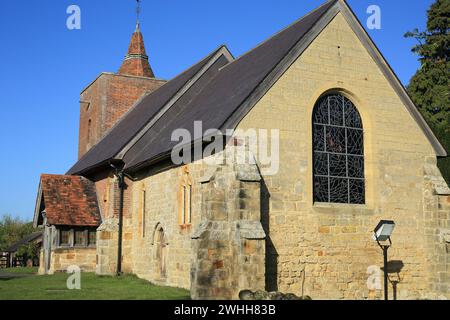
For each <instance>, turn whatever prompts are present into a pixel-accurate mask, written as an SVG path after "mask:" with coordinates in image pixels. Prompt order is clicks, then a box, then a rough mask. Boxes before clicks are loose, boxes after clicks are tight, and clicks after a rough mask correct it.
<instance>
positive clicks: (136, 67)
mask: <svg viewBox="0 0 450 320" xmlns="http://www.w3.org/2000/svg"><path fill="white" fill-rule="evenodd" d="M164 83H165V81H164V80H158V79H156V78H155V75H154V73H153V70H152V68H151V67H150V63H149V61H148V56H147V54H146V50H145V46H144V38H143V36H142V33H141V30H140V26H139V21H138V22H137V23H136V29H135V31H134V33H133V35H132V37H131V42H130V46H129V48H128V53H127V55H126V56H125V59H124V61H123V63H122V66H121V67H120V69H119V72H117V73H108V72H103V73H101V74H100V75H99V76H98V77H97V78H96V79H95V80H94V81H93V82H92V83H91V84H89V85H88V86H87V88H86V89H84V90H83V91H82V92H81V98H80V130H79V139H78V158H81V157H82V156H83V155H84V154H85V153H86V152H87V151H89V149H90V148H91V147H92V146H93V145H95V144H96V143H97V142H98V141H99V140H100V139H101V138H102V137H103V136H104V135H105V133H106V131H107V130H108V129H109V128H111V127H112V126H113V125H114V124H115V123H116V122H117V121H118V120H119V119H120V118H121V117H122V115H123V114H124V113H125V112H127V111H128V110H129V109H130V108H131V107H133V106H134V104H135V103H136V102H137V101H139V100H140V98H141V97H142V96H144V95H146V94H148V93H150V92H153V91H155V90H156V89H158V88H159V87H160V86H161V85H163V84H164Z"/></svg>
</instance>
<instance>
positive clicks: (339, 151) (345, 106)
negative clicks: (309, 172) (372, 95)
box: [313, 93, 365, 204]
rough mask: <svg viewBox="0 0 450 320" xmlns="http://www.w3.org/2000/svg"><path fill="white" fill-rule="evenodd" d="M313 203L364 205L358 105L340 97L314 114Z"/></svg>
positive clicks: (319, 105)
mask: <svg viewBox="0 0 450 320" xmlns="http://www.w3.org/2000/svg"><path fill="white" fill-rule="evenodd" d="M313 152H314V154H313V179H314V202H328V203H349V204H364V203H365V177H364V132H363V124H362V121H361V116H360V115H359V112H358V110H357V109H356V107H355V105H354V104H353V103H352V102H351V101H350V100H349V99H348V98H346V97H344V96H343V95H341V94H338V93H334V94H328V95H326V96H323V97H322V98H320V99H319V100H318V101H317V103H316V105H315V106H314V112H313Z"/></svg>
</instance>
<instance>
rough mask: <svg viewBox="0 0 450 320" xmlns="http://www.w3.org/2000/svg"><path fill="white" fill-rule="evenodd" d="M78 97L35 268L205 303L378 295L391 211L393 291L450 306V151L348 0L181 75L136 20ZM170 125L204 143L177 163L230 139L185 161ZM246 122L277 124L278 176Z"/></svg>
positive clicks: (49, 183)
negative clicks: (122, 45)
mask: <svg viewBox="0 0 450 320" xmlns="http://www.w3.org/2000/svg"><path fill="white" fill-rule="evenodd" d="M80 101H81V102H80V130H79V146H78V151H79V160H78V161H77V162H76V163H75V164H74V165H73V167H72V168H70V169H69V170H68V172H67V173H66V174H65V175H46V174H44V175H42V176H41V180H40V184H39V190H38V196H37V201H36V210H35V216H34V224H35V226H41V227H43V228H44V230H45V232H44V234H45V236H44V245H43V249H42V251H41V267H40V273H42V274H44V273H50V274H51V273H54V272H61V271H65V270H67V268H68V267H69V266H72V265H77V266H79V267H80V268H81V269H82V270H84V271H89V272H94V271H95V272H96V273H97V274H101V275H115V274H121V273H133V274H136V275H137V276H138V277H140V278H143V279H147V280H149V281H151V282H153V283H156V284H159V285H167V286H175V287H182V288H186V289H190V290H191V295H192V297H193V298H195V299H236V298H237V297H238V293H239V291H240V290H243V289H249V290H267V291H281V292H285V293H288V292H292V293H294V294H296V295H309V296H311V297H312V298H313V299H376V298H379V297H381V296H382V287H381V286H379V285H377V281H378V280H377V279H375V281H374V283H373V285H368V284H370V283H369V282H370V281H369V280H370V277H372V276H374V275H375V276H376V275H377V274H378V273H379V272H381V271H380V270H379V269H378V271H377V267H382V266H383V255H382V252H381V249H380V248H379V246H378V245H377V243H376V242H375V241H374V240H373V239H372V236H373V232H374V228H375V226H376V225H377V223H378V222H379V221H380V220H393V221H395V224H396V227H395V231H394V233H393V235H392V246H391V248H390V250H389V264H390V265H392V268H391V267H389V268H388V272H389V281H390V282H389V288H390V290H389V292H390V298H392V297H394V296H395V297H396V298H398V299H423V298H432V299H436V298H439V297H440V298H442V297H447V298H450V190H449V188H448V186H447V184H446V182H445V181H444V179H443V178H442V176H441V173H440V171H439V170H438V168H437V166H436V160H437V158H438V157H445V156H447V153H446V151H445V150H444V148H443V147H442V145H441V144H440V142H439V141H438V140H437V139H436V137H435V135H434V134H433V132H432V131H431V130H430V128H429V127H428V125H427V123H426V122H425V121H424V119H423V118H422V116H421V115H420V113H419V112H418V111H417V108H416V107H415V105H414V104H413V102H412V101H411V99H410V97H409V96H408V94H407V93H406V90H405V88H404V87H403V86H402V84H401V83H400V81H399V80H398V78H397V77H396V75H395V74H394V72H393V70H392V69H391V67H390V66H389V64H388V62H387V61H386V60H385V59H384V58H383V56H382V54H381V53H380V51H379V50H378V49H377V47H376V45H375V44H374V43H373V41H372V40H371V39H370V37H369V36H368V34H367V33H366V32H365V30H364V28H363V27H362V25H361V23H360V22H359V21H358V20H357V18H356V16H355V15H354V13H353V12H352V10H351V9H350V8H349V6H348V4H347V3H346V2H345V1H343V0H332V1H327V2H326V3H324V4H322V5H321V6H320V7H318V8H317V9H316V10H314V11H312V12H310V13H308V14H306V15H305V16H303V17H302V18H301V19H299V20H298V21H296V22H294V23H293V24H291V25H290V26H288V27H287V28H285V29H283V30H282V31H280V32H279V33H277V34H275V35H274V36H273V37H271V38H269V39H268V40H266V41H265V42H263V43H261V44H260V45H258V46H257V47H256V48H254V49H252V50H251V51H249V52H247V53H245V54H244V55H242V56H240V57H238V58H235V57H234V56H233V55H232V54H231V53H230V52H229V50H228V49H227V47H226V46H220V47H219V48H217V49H216V50H215V51H214V52H211V53H210V54H208V55H207V56H206V57H205V58H203V59H202V60H201V61H199V62H198V63H196V64H195V65H193V66H191V67H190V68H188V69H187V70H185V71H183V72H182V73H180V74H179V75H177V76H176V77H174V78H173V79H172V80H170V81H165V80H161V79H158V78H156V77H155V74H154V72H153V70H152V68H151V66H150V64H149V58H148V56H147V54H146V49H145V47H144V40H143V36H142V33H141V31H140V28H139V24H137V26H136V30H135V32H134V33H133V35H132V39H131V43H130V46H129V49H128V54H127V55H126V57H125V60H124V61H123V64H122V66H121V67H120V70H119V71H118V72H117V73H101V74H100V75H99V76H98V77H97V78H96V79H95V80H94V81H93V82H92V83H90V84H89V85H88V86H87V87H86V88H85V89H84V90H83V91H82V92H81V98H80ZM199 123H201V126H202V127H201V129H202V131H201V132H200V134H199V132H198V128H196V125H198V124H199ZM177 130H182V132H184V133H186V132H187V133H189V134H191V136H192V137H193V138H192V139H191V141H187V142H186V143H184V144H183V149H182V152H181V153H180V154H182V155H183V158H186V156H187V155H191V152H190V151H191V150H193V149H195V148H198V147H199V148H200V150H201V151H204V150H206V149H207V148H209V147H210V145H211V144H212V141H213V140H214V141H215V142H216V140H217V141H220V143H219V144H217V143H215V144H214V145H215V147H216V148H215V149H214V151H213V152H211V153H210V154H209V155H208V154H207V153H204V152H203V153H202V152H200V154H199V153H198V152H197V153H195V152H192V154H194V156H189V161H187V162H186V161H185V162H183V163H175V162H174V161H173V154H174V152H173V150H175V149H176V148H177V146H180V141H179V140H177V139H174V138H173V136H174V132H177ZM251 130H254V131H257V132H260V131H261V130H266V132H272V133H273V132H276V133H277V134H276V135H272V140H270V142H267V144H266V147H268V146H269V145H270V148H269V149H270V150H272V153H276V154H277V158H278V166H277V167H276V170H272V171H270V170H266V169H267V168H265V166H266V162H264V161H262V160H263V159H261V158H260V157H259V156H258V152H253V151H252V150H253V148H251V145H250V142H249V141H250V139H247V138H248V137H247V136H245V135H241V133H242V132H249V131H251ZM258 130H259V131H258ZM207 132H209V133H210V134H211V132H214V139H209V140H208V134H207ZM218 138H222V139H218ZM208 142H209V143H208ZM217 145H220V147H221V148H217ZM273 145H275V147H276V148H272V146H273ZM242 151H244V152H242ZM268 153H270V152H268ZM233 154H244V156H246V155H248V158H249V159H247V160H248V161H247V160H244V161H239V159H237V158H236V157H234V156H233ZM207 158H209V159H207ZM250 158H251V159H250ZM206 160H210V161H206ZM374 266H375V269H374ZM371 270H372V271H371ZM374 270H375V271H374ZM372 272H373V274H372Z"/></svg>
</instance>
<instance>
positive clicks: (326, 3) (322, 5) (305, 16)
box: [220, 0, 339, 70]
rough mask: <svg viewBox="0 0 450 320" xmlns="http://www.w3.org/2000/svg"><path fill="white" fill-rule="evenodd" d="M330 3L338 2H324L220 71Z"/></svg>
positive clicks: (335, 0)
mask: <svg viewBox="0 0 450 320" xmlns="http://www.w3.org/2000/svg"><path fill="white" fill-rule="evenodd" d="M331 2H339V0H327V1H326V2H324V3H323V4H321V5H320V6H319V7H317V8H316V9H314V10H312V11H310V12H308V13H306V14H305V15H303V16H301V17H300V18H298V19H297V20H295V21H294V22H292V23H290V24H289V25H287V26H286V27H284V28H283V29H281V30H279V31H278V32H276V33H274V34H273V35H272V36H270V37H269V38H267V39H266V40H264V41H262V42H260V43H259V44H257V45H256V46H255V47H253V48H252V49H249V50H247V51H246V52H244V53H243V54H241V55H240V56H239V57H237V58H236V59H234V60H233V61H231V62H230V63H228V64H227V65H225V66H223V67H222V68H220V70H223V69H226V68H227V67H228V66H229V65H230V64H232V63H234V62H236V61H239V60H240V59H241V58H242V57H245V56H246V55H248V54H249V53H251V52H253V51H255V50H256V49H258V48H259V47H261V46H262V45H264V44H265V43H267V42H269V41H270V40H272V39H273V38H275V37H276V36H278V35H279V34H281V33H283V32H284V31H286V30H288V29H289V28H291V27H293V26H295V25H296V24H297V23H299V22H301V21H302V20H303V19H305V18H307V17H309V16H310V15H312V14H314V13H315V12H316V11H318V10H320V9H322V7H324V6H326V5H329V4H330V3H331Z"/></svg>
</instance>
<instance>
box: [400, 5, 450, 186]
mask: <svg viewBox="0 0 450 320" xmlns="http://www.w3.org/2000/svg"><path fill="white" fill-rule="evenodd" d="M449 22H450V0H436V2H435V3H434V4H432V5H431V7H430V9H429V10H428V22H427V30H426V31H419V30H418V29H415V30H413V31H410V32H407V33H406V34H405V37H407V38H415V39H416V40H417V41H418V44H417V45H416V46H414V47H413V48H412V51H413V52H414V53H416V54H417V55H419V57H420V59H419V60H420V63H421V67H420V69H419V70H418V71H417V72H416V74H415V75H414V76H413V77H412V79H411V81H410V83H409V86H408V91H409V94H410V95H411V98H412V99H413V101H414V103H415V104H416V105H417V107H418V108H419V111H420V112H421V113H422V115H423V116H424V118H425V120H426V121H427V122H428V124H429V125H430V127H431V129H432V130H433V131H434V133H435V135H436V136H437V137H438V139H439V140H440V142H441V143H442V145H443V146H444V148H445V149H446V150H447V151H448V152H450V81H449V77H450V61H449V54H450V49H449V48H450V34H449ZM438 165H439V168H440V169H441V171H442V174H443V175H444V178H445V179H446V180H447V183H450V159H449V158H445V159H439V161H438Z"/></svg>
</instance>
